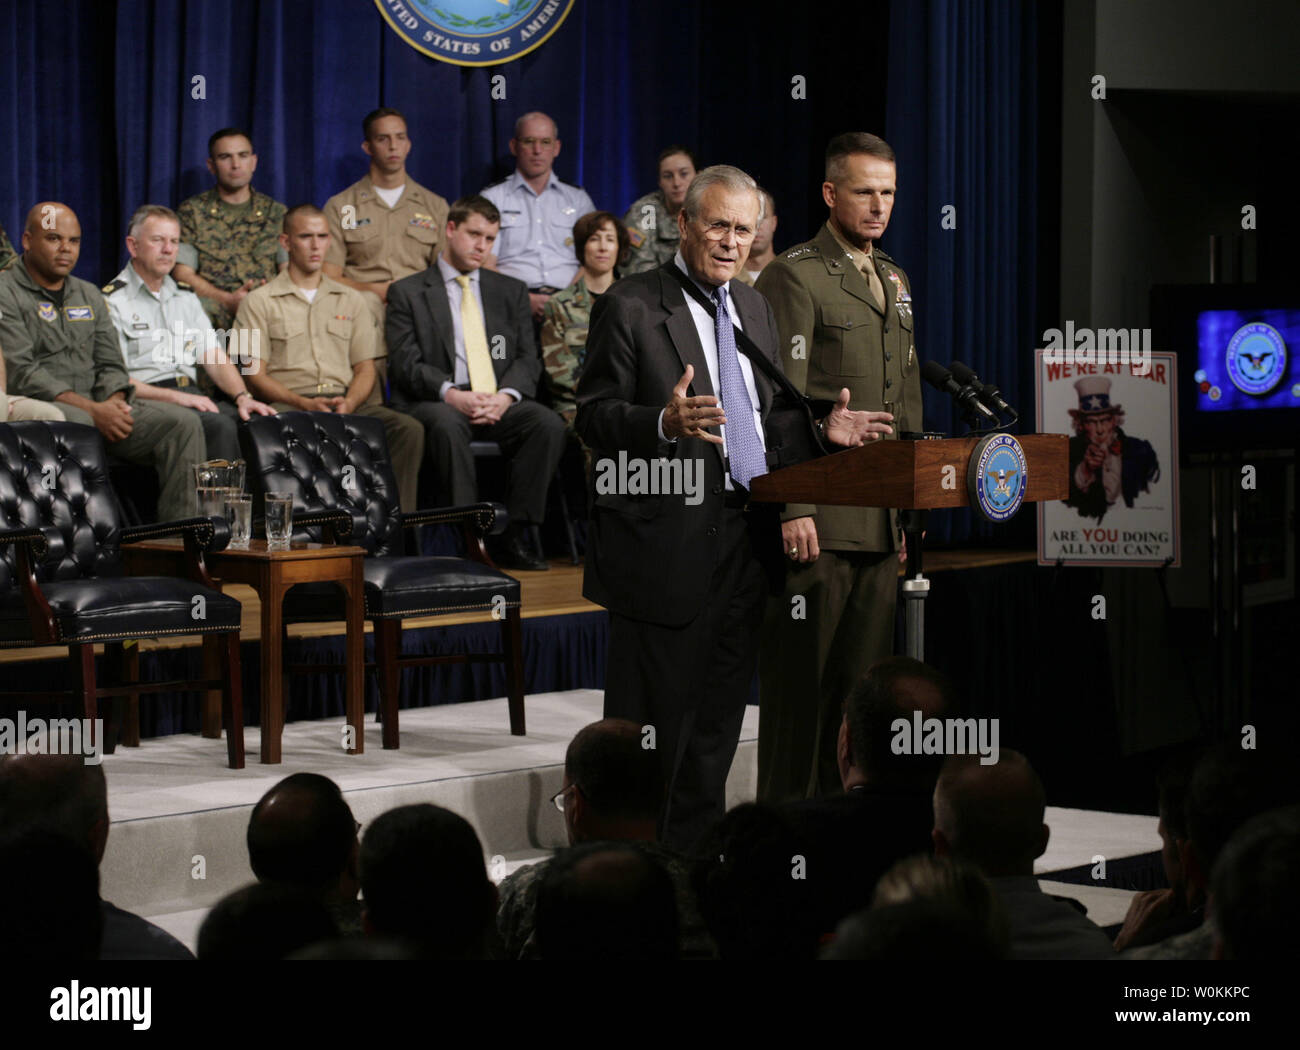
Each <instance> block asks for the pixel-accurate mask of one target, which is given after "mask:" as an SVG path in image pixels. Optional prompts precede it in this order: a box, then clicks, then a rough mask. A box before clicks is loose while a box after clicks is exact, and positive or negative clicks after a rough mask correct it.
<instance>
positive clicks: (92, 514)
mask: <svg viewBox="0 0 1300 1050" xmlns="http://www.w3.org/2000/svg"><path fill="white" fill-rule="evenodd" d="M38 525H44V526H50V527H53V528H56V529H58V530H59V532H60V533H62V534H63V544H64V548H65V551H66V553H65V554H64V556H63V558H61V559H60V560H59V561H57V562H50V563H47V564H43V565H40V566H38V567H37V569H36V577H37V579H38V580H40V581H42V582H45V581H49V580H76V579H82V578H87V577H93V576H120V575H121V573H122V565H121V555H120V554H119V552H118V544H119V542H120V537H121V530H122V512H121V509H120V508H119V506H118V502H117V495H116V493H114V491H113V486H112V485H111V484H110V483H109V480H108V463H107V458H106V456H105V454H104V442H103V439H102V438H101V437H100V436H99V431H98V430H96V429H95V428H94V427H88V426H83V425H82V424H80V423H46V422H43V421H37V420H33V421H30V422H23V423H0V528H4V529H18V528H27V527H31V526H38ZM14 558H15V554H14V548H13V547H12V546H10V545H5V546H4V547H0V590H3V589H7V588H9V587H13V586H15V585H16V582H17V578H16V576H15V562H14Z"/></svg>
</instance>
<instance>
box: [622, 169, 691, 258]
mask: <svg viewBox="0 0 1300 1050" xmlns="http://www.w3.org/2000/svg"><path fill="white" fill-rule="evenodd" d="M650 209H653V211H651V210H650ZM623 225H624V226H626V227H627V233H628V237H629V238H630V240H631V242H632V247H631V250H630V251H629V253H628V258H627V263H626V264H624V265H622V266H620V267H619V268H618V272H619V273H620V274H621V275H622V276H624V277H626V276H627V275H628V274H631V273H644V272H645V271H646V270H654V269H656V268H657V267H660V266H662V265H663V264H664V263H666V262H667V261H668V260H669V259H671V258H672V257H673V256H674V255H676V254H677V248H678V245H679V244H680V243H681V239H682V235H681V231H680V230H679V229H678V228H677V216H676V215H670V214H668V202H667V201H666V200H664V193H663V190H655V191H654V192H653V193H647V194H646V195H645V196H644V197H639V198H637V200H636V201H634V202H633V204H632V207H630V208H628V210H627V214H626V215H624V216H623Z"/></svg>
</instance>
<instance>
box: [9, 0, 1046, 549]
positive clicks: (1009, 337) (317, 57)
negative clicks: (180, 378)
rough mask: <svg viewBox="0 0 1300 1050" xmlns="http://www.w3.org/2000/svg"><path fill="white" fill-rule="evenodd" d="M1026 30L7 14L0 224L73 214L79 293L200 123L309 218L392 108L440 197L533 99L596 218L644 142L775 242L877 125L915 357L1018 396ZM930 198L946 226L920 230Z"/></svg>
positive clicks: (910, 14) (915, 15)
mask: <svg viewBox="0 0 1300 1050" xmlns="http://www.w3.org/2000/svg"><path fill="white" fill-rule="evenodd" d="M1038 17H1039V16H1038V14H1037V12H1036V10H1035V7H1034V5H1033V4H1032V3H1026V2H1013V3H1007V2H1005V0H916V2H902V0H895V2H893V3H889V2H888V0H866V2H863V3H859V4H854V5H835V6H834V7H833V9H828V8H827V6H826V5H809V4H805V5H795V6H791V7H790V8H788V9H785V10H783V11H781V12H779V13H778V12H777V11H776V10H775V9H771V8H761V9H760V8H758V7H756V6H755V5H753V4H751V3H747V2H742V0H715V2H711V3H709V4H699V3H697V2H695V0H657V2H656V3H645V2H636V0H577V2H576V3H575V4H574V6H573V9H572V11H571V12H570V13H569V15H568V17H567V19H566V20H565V22H564V24H563V25H561V26H560V28H559V29H558V30H557V31H556V33H555V35H554V36H553V37H552V38H551V39H550V40H549V41H547V43H546V44H544V45H543V46H542V47H540V48H538V49H537V50H536V51H534V52H532V53H531V54H528V55H526V56H524V57H523V58H521V59H519V60H517V61H514V62H511V63H508V64H506V65H503V66H493V67H485V68H480V69H470V68H464V67H459V66H453V65H449V64H447V63H442V62H438V61H435V60H433V59H430V58H428V57H426V56H425V55H423V54H420V53H419V52H417V51H415V50H414V49H413V48H411V47H410V46H409V45H407V44H406V43H405V42H404V41H403V40H401V39H400V38H399V37H398V36H397V35H396V34H395V33H394V31H393V30H392V29H391V28H389V26H388V24H387V23H386V22H385V21H384V20H383V18H382V17H381V16H380V14H379V11H378V9H377V8H376V6H375V4H374V3H373V0H278V2H277V0H97V2H89V0H86V2H80V3H78V2H72V0H6V3H5V5H4V7H3V13H2V14H0V19H3V21H0V26H2V27H3V29H4V31H3V32H0V56H2V57H0V99H2V101H0V112H3V114H4V117H5V121H4V124H3V127H0V145H2V146H3V147H4V149H3V159H0V221H2V222H3V223H4V225H5V228H6V229H7V230H8V231H9V232H10V234H11V236H12V237H13V239H14V240H15V242H16V241H17V238H18V235H19V233H20V232H21V224H22V220H23V217H24V215H25V213H26V211H27V209H28V208H29V207H30V206H31V205H32V204H33V203H35V202H36V201H38V200H41V199H45V198H56V199H61V200H64V201H66V202H67V203H68V204H70V205H71V206H72V207H74V208H75V209H76V210H77V211H78V213H79V214H80V216H81V219H82V227H83V236H84V244H83V248H82V254H81V261H80V263H79V265H78V267H77V271H76V272H77V274H78V275H79V276H81V277H85V278H86V279H88V280H91V281H94V282H96V283H102V282H103V281H106V280H107V279H108V278H110V277H111V276H112V275H113V274H114V273H116V272H117V271H118V270H119V269H120V268H121V267H122V265H123V263H124V257H125V249H124V247H123V244H122V236H123V233H124V229H123V226H124V223H125V220H126V219H127V218H128V217H129V216H130V214H131V212H132V211H133V210H134V208H135V207H137V206H138V205H140V204H142V203H146V202H152V203H164V204H170V205H175V204H178V203H179V202H180V201H181V200H183V199H184V198H186V197H188V196H190V195H191V194H193V193H196V192H198V191H199V190H201V189H204V188H206V187H207V186H208V185H210V181H211V180H210V177H209V175H208V173H207V170H206V168H205V166H204V159H205V157H206V147H207V138H208V136H209V134H211V132H212V131H214V130H216V129H217V128H219V127H222V126H225V125H238V126H243V127H246V128H247V129H248V130H249V131H250V132H251V134H252V136H253V138H254V143H255V146H256V148H257V152H258V157H259V165H258V171H257V175H256V177H255V179H254V185H255V186H256V187H257V188H258V189H260V190H262V191H263V192H266V193H269V194H271V195H272V196H274V197H276V198H277V199H279V200H282V201H285V202H286V203H289V204H295V203H299V202H302V201H313V202H315V203H317V204H323V203H324V201H325V200H326V198H328V197H329V196H331V195H332V194H334V193H336V192H338V191H339V190H340V189H342V188H344V187H345V186H347V185H349V184H350V183H352V182H353V181H355V180H356V179H357V178H359V177H360V176H361V174H362V173H363V172H364V171H365V167H366V157H365V155H364V154H363V153H362V152H361V149H360V142H361V118H362V117H363V116H364V115H365V113H366V112H367V111H369V110H370V109H372V108H374V107H376V106H380V105H385V106H395V107H397V108H398V109H401V110H403V111H404V112H405V113H406V114H407V116H408V120H409V124H410V132H411V136H412V140H413V149H412V153H411V157H410V161H409V170H410V171H411V174H412V176H413V177H414V178H415V179H417V180H418V181H420V182H422V183H424V184H425V185H427V186H429V187H430V188H431V189H433V190H435V191H437V192H438V193H441V194H442V195H443V196H445V197H447V198H448V199H454V198H455V197H457V196H460V195H461V194H464V193H469V192H474V191H476V190H478V189H480V188H481V187H482V186H484V185H485V184H487V183H488V182H491V181H494V180H495V179H497V178H501V177H503V176H504V175H506V174H508V173H509V171H510V170H511V168H512V166H513V165H512V160H511V158H510V156H509V152H508V149H507V142H508V140H509V138H510V133H511V130H512V127H513V123H514V120H515V118H516V117H517V116H518V115H519V114H521V113H523V112H526V111H528V110H532V109H542V110H545V111H546V112H549V113H550V114H552V115H553V116H554V117H555V118H556V120H557V121H558V123H559V126H560V134H561V139H562V141H563V152H562V154H561V156H560V158H559V160H558V161H557V164H556V168H557V172H558V174H559V175H560V177H561V178H563V179H565V180H567V181H573V182H578V183H580V184H582V185H584V186H585V187H586V188H587V190H588V192H590V193H591V195H592V198H593V199H594V200H595V201H596V204H597V206H599V207H603V208H608V209H609V210H611V211H615V212H617V213H619V214H622V212H623V211H624V210H625V209H626V208H627V207H628V205H629V204H630V203H631V202H632V201H633V200H634V199H635V198H636V197H638V196H640V195H641V194H642V193H645V192H646V191H648V190H649V189H651V188H653V184H654V158H655V156H656V154H657V153H658V151H659V149H660V148H662V147H663V146H664V145H666V144H668V143H673V142H681V143H685V144H687V145H689V146H691V147H693V148H695V149H696V151H697V153H698V154H699V158H700V161H701V163H703V164H709V163H717V162H723V161H725V162H728V163H732V164H737V165H739V166H740V167H742V168H745V169H746V170H748V171H750V172H751V173H753V174H754V175H755V177H757V178H758V179H759V181H760V182H762V183H763V184H764V185H765V186H767V187H768V188H769V189H770V190H771V191H772V193H773V194H774V195H775V197H776V200H777V204H778V214H779V216H780V227H779V229H778V232H777V238H776V240H777V246H778V248H782V247H786V246H789V245H791V244H794V243H796V242H798V241H801V240H804V239H806V238H807V237H809V236H811V235H812V234H813V233H814V232H815V231H816V229H817V227H818V226H819V225H820V224H821V222H822V221H824V218H825V208H824V206H823V205H822V203H821V189H820V187H821V181H822V172H821V169H822V160H821V157H822V153H823V150H824V148H825V144H826V141H827V139H828V138H829V137H830V136H832V135H834V134H836V133H838V132H841V131H846V130H871V131H877V132H882V133H883V134H884V135H885V136H886V137H887V138H888V139H889V140H890V141H891V142H892V144H893V145H894V147H895V149H896V150H897V152H898V155H899V178H900V192H899V199H898V205H897V208H896V210H895V213H894V219H893V222H892V224H891V226H890V229H889V231H888V233H887V234H886V237H885V241H884V243H883V247H884V248H885V250H887V251H888V252H889V253H890V254H891V255H893V256H894V257H895V258H896V259H898V261H899V263H900V264H901V265H902V266H903V268H904V269H906V270H907V272H908V273H909V275H910V276H911V278H912V282H913V286H914V289H915V292H916V298H917V301H918V306H919V311H920V320H919V324H920V331H919V335H920V345H919V347H918V349H919V351H920V352H921V354H922V356H923V357H934V358H937V359H939V360H942V361H944V362H945V363H946V362H947V361H948V360H950V359H951V358H953V357H958V358H961V359H962V360H965V361H966V362H967V363H968V364H970V365H971V366H972V367H973V368H975V370H976V371H978V372H980V373H981V375H983V376H984V377H985V378H986V379H987V378H996V380H997V381H998V382H999V383H1000V384H1001V385H1002V386H1003V389H1004V391H1005V392H1006V394H1007V397H1008V400H1010V401H1012V402H1013V403H1015V404H1019V405H1026V406H1027V399H1028V398H1030V397H1032V389H1033V388H1032V384H1030V383H1029V382H1028V380H1029V376H1030V373H1029V369H1028V366H1027V364H1026V363H1025V361H1024V360H1023V358H1025V357H1026V355H1027V354H1028V350H1029V348H1031V345H1032V342H1033V338H1032V324H1031V322H1032V320H1033V315H1034V300H1035V295H1036V284H1035V280H1036V266H1037V262H1038V260H1037V254H1036V243H1035V225H1036V222H1037V215H1036V199H1037V198H1036V183H1035V174H1036V171H1037V169H1038V158H1037V155H1036V151H1037V126H1036V121H1037V120H1038V116H1039V114H1038V111H1037V105H1036V99H1037V95H1036V90H1035V84H1036V76H1037V73H1036V70H1037V65H1036V63H1037V57H1036V48H1037V42H1036V38H1035V25H1036V21H1037V19H1038ZM498 75H500V76H503V77H504V78H505V92H506V94H505V98H504V99H502V100H494V99H493V98H492V85H493V80H492V78H493V77H495V76H498ZM196 78H202V79H201V80H200V79H196ZM944 204H953V205H954V206H955V207H956V209H957V212H956V214H957V229H956V230H955V231H947V230H942V229H941V228H940V226H939V218H940V209H941V207H942V206H943V205H944ZM926 408H927V423H928V425H929V426H930V427H931V428H932V429H940V430H953V429H954V427H953V423H952V421H951V419H950V418H949V414H948V406H947V405H946V403H945V402H944V401H943V399H941V398H934V399H929V398H928V399H927V405H926ZM1022 517H1023V518H1024V519H1025V523H1027V522H1028V521H1029V515H1022ZM1020 527H1021V528H1023V527H1024V524H1022V525H1021V526H1020ZM1014 528H1015V526H1014V525H1013V526H1012V528H1011V529H1003V530H1001V531H1000V532H999V533H998V537H999V538H1000V539H1006V538H1007V537H1009V536H1011V535H1013V529H1014ZM974 535H987V530H983V529H979V528H978V527H977V528H976V529H975V531H974V532H972V526H971V523H970V521H969V516H968V515H941V516H938V517H937V520H936V522H935V523H934V527H933V528H932V530H931V538H932V539H934V540H950V541H953V542H965V541H966V540H968V539H970V538H972V536H974Z"/></svg>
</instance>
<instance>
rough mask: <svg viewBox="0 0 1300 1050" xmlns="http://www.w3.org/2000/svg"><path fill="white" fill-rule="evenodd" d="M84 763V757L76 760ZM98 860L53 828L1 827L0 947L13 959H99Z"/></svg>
mask: <svg viewBox="0 0 1300 1050" xmlns="http://www.w3.org/2000/svg"><path fill="white" fill-rule="evenodd" d="M78 761H80V759H78ZM102 931H103V916H102V912H101V910H100V906H99V863H98V858H96V857H95V856H94V855H93V854H92V853H91V851H90V847H89V845H88V844H87V843H86V841H85V839H78V838H73V837H71V836H70V835H67V834H65V833H63V832H62V831H60V830H59V829H57V828H53V827H49V828H46V827H38V826H34V825H32V824H19V825H18V826H16V827H13V826H10V825H8V824H6V825H4V826H3V828H2V829H0V945H3V948H4V953H5V957H6V958H8V959H9V960H10V961H11V962H15V963H17V962H28V961H31V960H42V961H44V960H60V961H65V960H70V959H98V958H99V946H100V937H101V934H102Z"/></svg>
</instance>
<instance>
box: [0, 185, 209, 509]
mask: <svg viewBox="0 0 1300 1050" xmlns="http://www.w3.org/2000/svg"><path fill="white" fill-rule="evenodd" d="M22 240H23V253H22V255H20V256H19V257H18V261H17V262H16V263H14V265H13V266H11V267H9V269H8V270H6V271H5V272H4V273H3V274H0V346H3V347H4V354H5V361H6V364H7V367H8V372H9V381H10V388H11V390H12V391H13V392H14V393H15V394H19V395H24V396H27V397H34V398H38V399H41V400H44V401H52V402H54V403H55V405H56V406H57V407H58V409H59V411H60V412H61V413H62V414H63V417H64V418H65V419H67V420H70V421H71V422H74V423H85V424H87V425H90V426H94V427H96V428H97V429H98V430H99V432H100V433H101V434H103V436H104V441H105V443H106V445H107V447H108V451H109V452H110V453H112V454H113V455H115V456H118V457H120V458H122V459H125V460H128V461H129V462H132V463H140V464H143V465H146V466H150V467H153V468H154V470H156V471H157V473H158V483H159V488H160V492H159V495H158V514H159V517H160V518H161V519H162V520H164V521H166V520H175V519H177V518H184V517H188V516H189V515H191V514H192V513H193V511H194V475H193V473H192V472H191V471H190V466H191V465H192V464H194V463H199V462H201V461H202V460H203V458H204V450H203V427H202V426H201V425H200V424H199V420H198V416H197V415H196V414H195V413H193V412H190V411H188V410H187V409H184V408H181V407H180V406H178V405H169V404H164V403H161V402H150V401H144V402H140V401H136V402H133V401H132V399H131V393H132V391H131V377H130V376H129V375H128V374H127V371H126V367H125V365H123V363H122V350H121V348H120V346H119V345H118V339H117V331H116V329H114V327H113V322H112V320H111V319H110V317H109V311H108V305H107V304H106V303H105V302H104V297H103V295H101V294H100V292H99V289H97V288H96V287H95V286H94V285H93V284H90V283H89V282H88V281H83V280H81V279H80V278H77V277H73V276H72V269H73V267H74V266H76V264H77V258H78V256H79V255H80V254H81V224H80V223H79V222H78V221H77V216H76V213H74V212H73V210H72V209H71V208H69V207H68V206H67V205H66V204H60V203H58V202H56V201H47V202H45V203H42V204H38V205H36V206H35V207H34V208H32V210H31V211H30V212H29V213H28V215H27V225H26V228H25V229H24V230H23V238H22Z"/></svg>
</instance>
